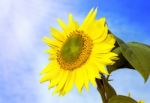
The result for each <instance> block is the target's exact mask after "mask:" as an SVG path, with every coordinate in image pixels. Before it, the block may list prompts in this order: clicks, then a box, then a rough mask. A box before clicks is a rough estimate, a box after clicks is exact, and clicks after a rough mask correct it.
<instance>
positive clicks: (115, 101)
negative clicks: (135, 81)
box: [108, 95, 137, 103]
mask: <svg viewBox="0 0 150 103" xmlns="http://www.w3.org/2000/svg"><path fill="white" fill-rule="evenodd" d="M108 103H137V102H136V101H135V100H134V99H132V98H130V97H127V96H122V95H117V96H113V97H112V98H110V99H109V101H108Z"/></svg>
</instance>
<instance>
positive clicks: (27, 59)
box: [0, 0, 100, 103]
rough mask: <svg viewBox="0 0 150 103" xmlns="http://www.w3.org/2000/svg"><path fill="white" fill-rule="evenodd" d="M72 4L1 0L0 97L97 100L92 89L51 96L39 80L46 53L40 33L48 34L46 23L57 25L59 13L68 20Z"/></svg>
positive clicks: (26, 102)
mask: <svg viewBox="0 0 150 103" xmlns="http://www.w3.org/2000/svg"><path fill="white" fill-rule="evenodd" d="M75 5H77V2H76V1H64V0H44V1H42V0H13V1H12V0H2V1H0V48H1V51H0V55H1V58H0V61H1V62H0V65H1V67H2V68H1V72H0V74H1V79H0V83H1V84H2V85H1V86H0V87H1V88H4V89H3V91H2V90H1V94H0V101H2V102H6V101H7V103H11V102H15V103H20V102H21V103H33V101H35V102H36V103H43V101H44V103H54V102H57V103H66V102H71V103H73V102H74V103H79V102H82V103H84V102H85V101H86V102H87V103H91V102H92V101H95V102H96V101H97V102H99V101H100V98H99V95H98V93H96V94H97V96H94V97H92V94H91V93H92V90H91V93H88V95H86V96H85V94H83V95H79V94H78V93H77V92H76V91H73V92H71V93H70V94H69V95H67V96H65V97H57V96H51V93H50V91H51V90H50V91H49V90H47V85H45V84H39V78H40V76H39V72H40V70H41V69H42V68H43V67H44V66H45V65H46V63H47V62H48V61H47V56H46V54H44V53H43V50H44V49H45V47H46V46H45V45H44V44H43V43H42V41H41V37H42V36H44V35H48V34H47V32H48V27H49V26H51V25H57V23H56V18H58V17H60V18H63V19H64V20H65V21H67V15H68V13H69V12H73V6H74V7H76V6H75ZM64 16H65V17H64ZM94 91H96V90H94ZM89 96H90V98H89ZM6 97H7V98H10V99H9V100H8V99H7V98H6ZM92 98H93V99H92ZM94 99H96V100H94Z"/></svg>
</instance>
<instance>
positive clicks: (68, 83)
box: [64, 71, 76, 94]
mask: <svg viewBox="0 0 150 103" xmlns="http://www.w3.org/2000/svg"><path fill="white" fill-rule="evenodd" d="M75 76H76V74H75V71H71V72H70V73H69V76H68V79H67V81H66V84H65V86H64V93H65V94H66V93H68V92H69V91H70V90H71V89H72V86H73V84H74V82H75Z"/></svg>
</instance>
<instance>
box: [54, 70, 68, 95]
mask: <svg viewBox="0 0 150 103" xmlns="http://www.w3.org/2000/svg"><path fill="white" fill-rule="evenodd" d="M62 73H63V75H64V76H63V78H62V79H61V81H60V82H59V84H58V86H57V87H56V89H55V90H54V93H57V92H60V90H63V89H64V88H63V87H64V85H65V83H66V80H67V78H68V75H69V71H68V70H63V71H62Z"/></svg>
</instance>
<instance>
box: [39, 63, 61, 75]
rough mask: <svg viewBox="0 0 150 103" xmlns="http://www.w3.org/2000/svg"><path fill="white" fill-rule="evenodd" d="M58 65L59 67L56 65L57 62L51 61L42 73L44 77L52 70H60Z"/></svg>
mask: <svg viewBox="0 0 150 103" xmlns="http://www.w3.org/2000/svg"><path fill="white" fill-rule="evenodd" d="M57 65H58V64H57V63H56V61H51V62H50V63H49V64H48V65H47V66H46V67H45V68H44V69H43V70H42V71H41V72H40V74H41V75H42V74H44V73H48V72H50V71H52V70H54V69H57V68H58V66H57Z"/></svg>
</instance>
